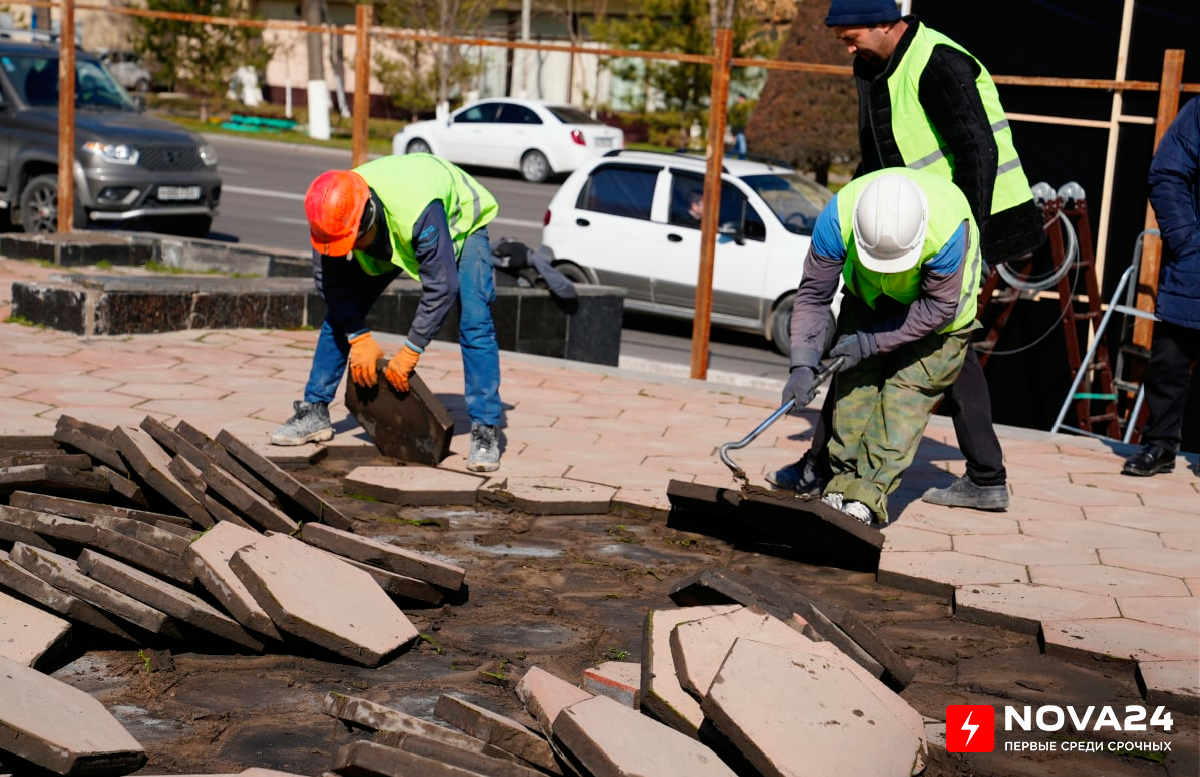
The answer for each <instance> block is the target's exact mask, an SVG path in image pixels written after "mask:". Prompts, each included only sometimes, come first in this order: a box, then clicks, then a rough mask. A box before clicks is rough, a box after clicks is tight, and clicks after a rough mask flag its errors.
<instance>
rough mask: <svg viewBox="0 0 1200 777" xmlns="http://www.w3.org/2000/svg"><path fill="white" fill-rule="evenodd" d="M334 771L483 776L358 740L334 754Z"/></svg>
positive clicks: (372, 776) (355, 776) (398, 776)
mask: <svg viewBox="0 0 1200 777" xmlns="http://www.w3.org/2000/svg"><path fill="white" fill-rule="evenodd" d="M332 771H333V773H334V774H340V775H342V777H409V776H410V775H418V774H419V775H421V777H484V775H482V774H480V773H479V772H475V771H470V770H467V769H462V768H459V767H457V766H451V765H450V764H446V763H442V762H441V761H437V760H434V759H432V758H426V757H425V756H421V755H416V754H414V753H406V752H404V751H403V750H399V749H397V748H394V747H388V746H387V745H382V744H379V743H378V742H368V741H365V740H359V741H358V742H351V743H349V744H347V745H343V746H342V748H341V749H339V750H338V752H337V755H335V756H334V759H333V766H332Z"/></svg>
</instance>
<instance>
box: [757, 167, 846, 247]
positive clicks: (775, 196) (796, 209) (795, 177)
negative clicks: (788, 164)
mask: <svg viewBox="0 0 1200 777" xmlns="http://www.w3.org/2000/svg"><path fill="white" fill-rule="evenodd" d="M742 180H743V181H745V182H746V183H747V184H748V185H749V186H750V188H752V189H754V191H756V192H758V195H759V196H760V197H762V198H763V202H765V203H767V206H768V207H769V208H770V209H771V210H772V211H774V212H775V216H776V218H778V219H779V221H780V222H782V224H783V226H784V227H785V228H787V230H788V231H789V232H795V233H796V234H797V235H811V234H812V231H813V227H814V226H815V225H816V223H817V216H819V215H820V214H821V210H822V209H824V207H825V206H826V205H828V204H829V201H830V200H831V199H833V192H831V191H829V190H828V189H826V188H825V187H824V186H821V185H820V184H819V183H816V182H815V181H810V180H808V179H807V178H804V177H802V176H800V175H799V174H797V173H768V174H762V175H747V176H744V177H743V178H742Z"/></svg>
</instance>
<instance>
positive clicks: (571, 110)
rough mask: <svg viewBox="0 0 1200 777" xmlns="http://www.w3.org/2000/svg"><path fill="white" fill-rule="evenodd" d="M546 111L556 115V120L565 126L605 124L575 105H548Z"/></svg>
mask: <svg viewBox="0 0 1200 777" xmlns="http://www.w3.org/2000/svg"><path fill="white" fill-rule="evenodd" d="M546 110H548V111H550V112H551V113H553V114H554V118H556V119H558V120H559V121H561V122H562V123H563V124H603V123H604V122H601V121H597V120H596V119H593V118H592V117H591V116H589V115H587V114H586V113H584V112H583V111H581V110H579V109H578V108H576V107H575V106H574V105H547V106H546Z"/></svg>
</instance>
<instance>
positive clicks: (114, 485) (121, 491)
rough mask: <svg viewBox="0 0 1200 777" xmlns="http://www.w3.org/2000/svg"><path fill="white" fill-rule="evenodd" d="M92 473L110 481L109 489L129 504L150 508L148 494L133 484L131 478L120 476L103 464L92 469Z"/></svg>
mask: <svg viewBox="0 0 1200 777" xmlns="http://www.w3.org/2000/svg"><path fill="white" fill-rule="evenodd" d="M92 472H95V473H96V474H97V475H100V476H101V477H103V478H104V479H105V480H107V481H108V487H109V488H110V489H111V490H112V491H113V493H115V494H118V495H120V496H122V497H124V498H125V499H127V500H128V501H129V502H131V503H132V504H135V505H139V506H141V507H147V508H148V507H149V506H150V500H148V499H147V498H146V493H145V492H144V491H142V487H141V486H139V485H138V484H137V483H135V482H133V481H132V480H130V479H129V478H127V477H125V476H123V475H120V474H118V473H117V472H116V470H113V469H109V468H108V467H106V466H104V465H103V464H99V465H97V466H95V467H92Z"/></svg>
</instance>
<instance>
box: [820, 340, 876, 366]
mask: <svg viewBox="0 0 1200 777" xmlns="http://www.w3.org/2000/svg"><path fill="white" fill-rule="evenodd" d="M874 355H875V336H874V335H872V334H871V333H870V332H855V333H854V334H850V335H842V336H841V337H839V338H838V341H837V342H836V343H834V344H833V347H832V348H830V349H829V358H831V359H833V358H836V357H838V356H841V357H842V359H843V360H844V361H843V362H842V369H843V370H848V369H850V368H851V367H853V366H854V365H856V364H858V363H859V362H861V361H862V360H863V359H869V358H871V357H872V356H874Z"/></svg>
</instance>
